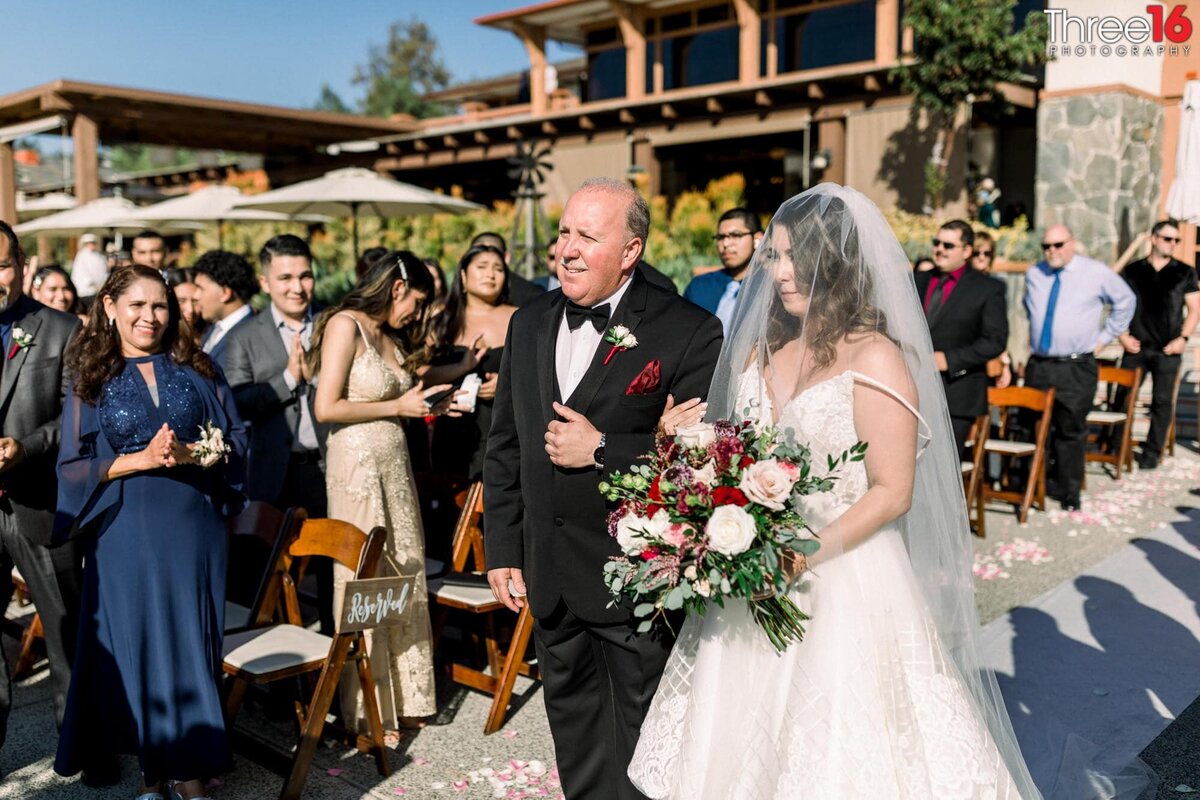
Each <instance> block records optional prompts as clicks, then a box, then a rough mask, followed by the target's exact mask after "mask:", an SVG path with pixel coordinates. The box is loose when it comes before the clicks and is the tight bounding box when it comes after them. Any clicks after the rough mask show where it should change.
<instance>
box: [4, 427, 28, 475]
mask: <svg viewBox="0 0 1200 800" xmlns="http://www.w3.org/2000/svg"><path fill="white" fill-rule="evenodd" d="M24 460H25V446H24V445H22V444H21V443H20V442H18V441H17V440H16V439H14V438H12V437H11V436H5V437H3V438H0V473H2V472H8V471H9V470H10V469H12V468H13V467H15V466H17V464H20V463H21V462H22V461H24Z"/></svg>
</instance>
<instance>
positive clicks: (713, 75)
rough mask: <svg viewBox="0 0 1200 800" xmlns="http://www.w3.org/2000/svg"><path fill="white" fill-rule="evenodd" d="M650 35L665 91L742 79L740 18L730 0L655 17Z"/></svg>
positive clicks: (651, 46)
mask: <svg viewBox="0 0 1200 800" xmlns="http://www.w3.org/2000/svg"><path fill="white" fill-rule="evenodd" d="M646 38H647V42H648V44H649V45H650V50H649V53H650V54H651V56H650V57H651V58H652V59H654V60H657V62H658V63H659V64H660V65H661V67H662V86H661V89H662V90H663V91H670V90H671V89H682V88H684V87H687V86H704V85H706V84H709V83H721V82H724V81H736V80H737V79H738V45H739V42H738V27H737V19H736V16H735V14H734V11H733V5H732V3H730V2H728V0H722V2H720V3H710V4H708V5H706V6H701V7H699V8H694V9H689V10H687V11H677V12H673V13H669V14H664V15H663V16H661V17H657V18H652V19H650V20H648V21H647V25H646ZM647 88H651V87H650V86H647Z"/></svg>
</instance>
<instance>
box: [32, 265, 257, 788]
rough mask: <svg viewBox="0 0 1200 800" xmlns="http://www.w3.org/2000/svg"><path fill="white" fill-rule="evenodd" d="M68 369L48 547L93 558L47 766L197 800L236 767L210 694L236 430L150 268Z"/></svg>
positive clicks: (105, 295) (217, 652)
mask: <svg viewBox="0 0 1200 800" xmlns="http://www.w3.org/2000/svg"><path fill="white" fill-rule="evenodd" d="M67 368H68V371H69V374H70V376H71V381H72V384H71V389H70V390H69V391H70V394H69V396H68V398H67V402H66V404H65V406H64V411H63V420H62V444H61V448H60V454H59V462H58V477H59V496H58V519H57V525H56V536H58V537H59V538H60V539H65V538H68V537H85V538H86V540H87V541H88V542H89V545H88V552H87V562H86V571H85V577H84V597H83V604H82V608H81V610H80V627H79V639H78V647H77V652H76V657H75V667H74V670H73V672H72V678H71V688H70V692H69V694H68V696H67V709H66V715H65V719H64V720H63V726H62V735H61V739H60V741H59V746H58V757H57V759H56V760H55V764H54V768H55V770H56V771H57V772H59V773H60V774H63V775H73V774H75V773H76V772H78V771H80V770H81V769H82V768H83V767H85V766H87V765H88V764H92V763H95V762H96V760H97V758H98V757H104V756H110V755H116V754H136V755H137V756H138V758H139V763H140V765H141V770H142V775H143V784H144V785H143V786H142V789H141V792H140V794H139V800H163V798H164V795H165V796H167V797H172V796H175V797H182V798H185V800H191V798H197V797H199V796H200V795H202V794H203V784H202V782H201V781H202V779H205V778H207V777H209V776H213V775H216V774H217V773H220V772H222V771H224V770H226V769H228V767H229V766H230V756H229V745H228V741H227V739H226V735H225V723H224V720H223V718H222V708H221V698H220V692H219V690H218V680H219V676H220V669H221V667H220V664H221V639H222V630H223V628H224V597H225V566H226V539H225V517H226V516H228V515H230V514H233V513H236V512H237V511H239V510H240V509H241V507H242V505H243V504H244V499H243V497H242V494H241V484H242V464H243V454H244V452H245V443H246V434H245V430H244V428H243V427H242V423H241V420H240V419H239V418H238V415H237V410H236V408H235V407H234V403H233V395H232V392H231V391H230V389H229V386H228V385H227V384H226V383H225V380H224V378H223V377H222V376H221V374H220V371H219V370H218V369H217V368H216V367H215V366H214V365H213V363H212V361H210V360H209V358H208V357H207V356H205V355H204V354H203V353H202V352H201V351H200V350H199V349H198V348H197V347H196V346H195V344H194V343H193V342H192V341H191V338H190V337H188V336H180V325H179V305H178V303H177V301H176V299H175V295H174V293H172V292H171V291H169V290H168V289H167V285H166V283H165V282H164V281H163V279H162V277H161V276H160V274H159V273H158V272H157V271H156V270H152V269H147V268H144V267H137V266H134V267H127V268H123V269H120V270H117V271H116V272H114V273H113V274H112V275H110V276H109V278H108V280H107V281H106V282H105V284H104V286H103V287H102V288H101V290H100V292H99V294H98V295H97V302H96V306H95V311H94V312H93V314H92V316H91V319H90V320H89V322H88V326H87V329H86V330H84V331H83V332H82V333H81V334H80V335H79V336H78V337H77V338H76V340H75V341H74V343H73V344H72V346H71V348H70V349H69V350H68V354H67ZM206 427H208V428H210V429H219V430H220V431H221V432H222V434H223V437H224V441H225V444H226V445H227V446H228V447H229V452H228V454H227V456H226V457H225V458H223V459H218V460H217V461H216V463H215V464H212V465H210V466H208V467H207V468H206V467H203V466H201V464H200V458H199V456H200V455H201V454H200V453H199V452H194V448H195V444H194V443H195V442H196V441H197V440H198V439H200V438H201V429H202V428H206ZM172 784H173V785H174V789H173V791H174V792H175V793H176V794H175V795H169V794H166V793H168V792H170V791H172V789H171V785H172Z"/></svg>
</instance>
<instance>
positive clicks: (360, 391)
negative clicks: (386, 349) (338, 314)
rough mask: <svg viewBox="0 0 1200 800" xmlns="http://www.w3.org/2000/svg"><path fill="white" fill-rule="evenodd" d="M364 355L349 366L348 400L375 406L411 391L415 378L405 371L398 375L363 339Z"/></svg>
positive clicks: (357, 357)
mask: <svg viewBox="0 0 1200 800" xmlns="http://www.w3.org/2000/svg"><path fill="white" fill-rule="evenodd" d="M355 322H357V320H355ZM363 344H364V345H365V352H364V353H362V354H361V355H359V356H356V357H355V359H354V361H353V363H352V364H351V365H350V378H349V380H347V382H346V399H347V400H353V401H354V402H356V403H376V402H379V401H381V400H394V399H396V398H397V397H399V396H400V395H402V394H404V393H405V392H407V391H408V390H409V389H411V388H412V385H413V376H412V374H411V373H409V372H407V371H405V372H402V373H400V374H397V373H396V371H395V370H394V369H392V368H391V367H390V366H388V363H387V362H386V361H384V360H383V356H381V355H380V354H379V352H378V351H377V350H376V349H375V348H374V347H372V346H371V342H370V341H368V340H367V339H366V337H365V335H364V337H363Z"/></svg>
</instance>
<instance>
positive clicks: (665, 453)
mask: <svg viewBox="0 0 1200 800" xmlns="http://www.w3.org/2000/svg"><path fill="white" fill-rule="evenodd" d="M866 449H867V446H866V444H865V443H862V442H860V443H858V444H856V445H855V446H854V447H853V448H851V449H850V450H847V451H845V452H844V453H842V455H841V456H839V457H837V458H833V457H830V458H829V460H828V465H827V467H828V469H827V471H826V473H825V474H824V475H822V476H820V477H818V476H816V475H814V474H813V465H812V458H811V453H810V451H809V449H808V448H807V447H806V446H804V445H803V444H800V443H798V442H796V441H795V439H794V436H793V433H792V431H791V429H787V428H785V429H783V430H778V429H776V428H774V427H764V428H757V427H755V425H754V424H753V423H752V422H750V421H748V420H747V421H729V420H720V421H718V422H715V423H713V424H708V423H700V424H697V425H690V426H687V427H685V428H680V429H679V430H678V432H677V433H676V435H675V436H674V437H673V438H666V437H662V438H660V439H659V442H658V445H657V447H656V450H655V452H653V453H651V454H649V455H648V456H647V457H646V458H647V460H648V461H649V463H648V464H638V465H635V466H634V467H633V468H632V469H630V470H629V472H627V473H619V472H618V473H614V474H613V475H612V476H611V479H610V480H609V481H606V482H603V483H601V484H600V491H601V493H602V494H604V496H605V497H606V498H607V499H608V500H610V501H613V502H617V503H618V505H617V508H616V510H614V511H613V512H611V513H610V515H609V519H608V528H609V533H610V534H611V535H612V536H614V537H615V538H616V539H617V542H618V543H619V544H620V546H621V551H622V553H623V555H621V556H617V557H614V558H612V559H610V560H609V562H608V563H607V564H605V565H604V581H605V584H606V585H607V586H608V590H609V592H610V593H611V594H612V595H613V598H614V599H613V602H612V604H615V603H616V602H617V601H619V600H621V599H622V598H628V599H630V600H632V601H633V603H634V610H633V613H634V616H635V617H637V618H638V619H640V620H641V622H640V623H639V624H638V632H639V633H645V632H646V631H649V630H650V628H651V626H652V625H653V623H654V620H655V619H656V618H659V617H664V614H665V612H666V611H669V610H676V609H684V610H685V612H687V613H694V614H703V613H704V612H705V611H706V610H707V608H708V604H709V603H710V602H713V603H716V604H717V605H719V606H722V607H724V605H725V600H726V598H731V597H732V598H741V599H744V600H746V601H747V603H748V604H749V606H750V611H751V614H752V615H753V616H754V620H755V621H756V622H757V623H758V624H759V626H760V627H762V629H763V631H764V632H765V633H766V634H767V638H769V639H770V641H771V644H773V645H774V646H775V648H776V649H777V650H779V651H781V652H782V651H783V650H784V649H785V648H786V647H787V646H788V645H789V644H791V643H792V642H794V641H800V640H801V639H802V638H803V637H804V625H803V623H804V622H805V621H806V620H807V619H809V617H808V616H807V615H806V614H804V612H802V611H801V610H800V609H799V608H797V607H796V605H795V603H793V602H792V601H791V600H790V599H789V598H788V597H787V595H786V593H785V590H786V588H787V582H788V579H787V576H786V575H785V574H784V571H783V567H782V565H781V563H780V554H781V552H782V551H783V550H784V549H785V548H786V549H788V550H792V551H796V552H799V553H803V554H804V555H806V556H811V555H812V554H813V553H815V552H816V551H817V549H818V548H819V547H820V543H819V542H818V541H817V539H816V538H815V537H814V536H813V534H812V531H811V530H810V529H809V528H808V526H807V523H806V521H805V518H804V514H803V508H804V500H803V498H804V497H805V496H806V495H811V494H815V493H817V492H826V491H829V490H830V489H831V488H833V483H834V481H835V480H836V473H837V471H838V469H840V468H841V467H842V466H843V465H844V464H846V463H848V462H852V461H861V460H862V459H863V457H864V456H865V454H866ZM756 595H757V596H758V597H763V596H764V595H769V596H768V597H767V598H766V599H755V598H756ZM610 605H611V604H610ZM664 619H665V617H664Z"/></svg>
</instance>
